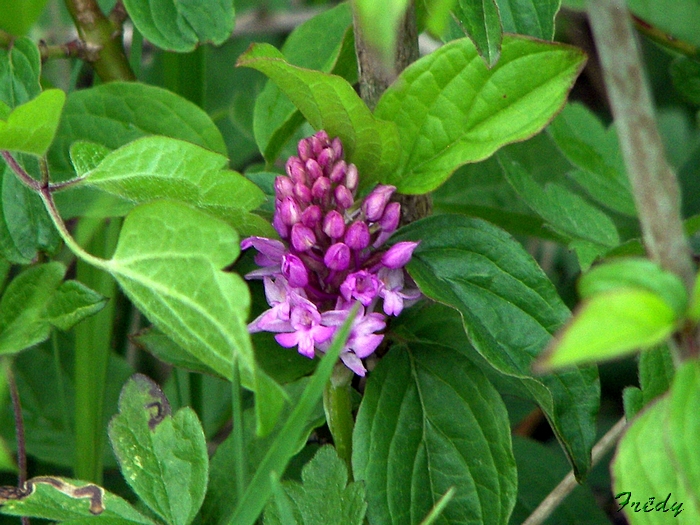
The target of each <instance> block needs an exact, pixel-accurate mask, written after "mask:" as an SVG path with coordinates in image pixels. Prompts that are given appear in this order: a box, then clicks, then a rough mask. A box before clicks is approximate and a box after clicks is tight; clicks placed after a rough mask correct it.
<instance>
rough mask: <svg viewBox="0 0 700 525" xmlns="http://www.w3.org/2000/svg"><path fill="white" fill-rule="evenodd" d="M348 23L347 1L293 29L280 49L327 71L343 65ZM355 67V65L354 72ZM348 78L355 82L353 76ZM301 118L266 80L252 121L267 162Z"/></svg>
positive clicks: (294, 59)
mask: <svg viewBox="0 0 700 525" xmlns="http://www.w3.org/2000/svg"><path fill="white" fill-rule="evenodd" d="M351 25H352V10H351V7H350V4H349V3H347V2H346V3H342V4H340V5H338V6H336V7H334V8H333V9H329V10H328V11H324V12H323V13H321V14H319V15H317V16H315V17H313V18H312V19H311V20H308V21H307V22H305V23H303V24H301V25H300V26H299V27H297V28H296V29H295V30H294V31H292V33H291V34H290V35H289V37H287V40H286V41H285V43H284V46H282V53H283V54H284V56H285V58H286V59H287V60H288V61H289V63H290V64H293V65H295V66H299V67H305V68H308V69H315V70H318V71H323V72H324V73H330V72H332V71H334V70H336V69H338V66H339V65H340V66H342V64H339V61H340V60H341V59H343V58H344V56H343V54H342V52H343V50H344V48H345V47H348V46H347V43H348V41H351V40H352V41H354V40H353V39H352V38H351V35H352V28H351ZM349 43H350V44H352V42H349ZM352 51H353V55H352V56H353V57H354V50H352ZM356 70H357V66H356V65H355V76H356V75H357V73H356ZM335 72H336V74H338V71H335ZM347 80H348V81H349V82H351V83H354V82H353V81H352V79H347ZM302 122H303V117H302V115H301V113H299V111H298V110H297V109H296V107H294V104H293V103H292V102H291V101H290V100H289V98H288V97H287V96H286V95H284V94H283V93H282V92H281V91H280V88H279V87H277V85H276V84H275V83H274V82H272V81H268V82H267V84H266V85H265V88H264V89H263V90H262V92H261V93H260V95H259V96H258V97H257V98H256V100H255V114H254V121H253V125H254V130H255V141H256V142H257V144H258V147H259V148H260V151H261V152H262V154H263V157H265V160H267V162H270V163H271V162H274V160H275V159H276V158H277V156H278V154H279V152H280V150H281V149H282V146H284V144H285V143H286V142H287V140H289V138H290V137H291V135H292V133H293V132H294V130H296V129H297V128H298V127H299V125H300V124H301V123H302Z"/></svg>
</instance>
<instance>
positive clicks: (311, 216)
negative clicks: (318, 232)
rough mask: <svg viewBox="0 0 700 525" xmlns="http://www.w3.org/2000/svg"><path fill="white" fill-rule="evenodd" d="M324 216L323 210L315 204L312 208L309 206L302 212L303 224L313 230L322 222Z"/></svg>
mask: <svg viewBox="0 0 700 525" xmlns="http://www.w3.org/2000/svg"><path fill="white" fill-rule="evenodd" d="M322 216H323V212H322V211H321V208H319V207H318V206H316V205H315V204H312V205H311V206H309V207H308V208H306V209H305V210H304V211H303V212H302V214H301V223H302V224H303V225H304V226H307V227H309V228H312V229H313V228H315V227H316V226H317V225H318V223H319V222H320V221H321V217H322Z"/></svg>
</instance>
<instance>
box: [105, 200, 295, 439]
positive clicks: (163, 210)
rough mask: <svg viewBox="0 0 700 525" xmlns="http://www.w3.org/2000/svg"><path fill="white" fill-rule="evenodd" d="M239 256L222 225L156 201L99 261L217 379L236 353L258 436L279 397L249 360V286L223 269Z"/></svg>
mask: <svg viewBox="0 0 700 525" xmlns="http://www.w3.org/2000/svg"><path fill="white" fill-rule="evenodd" d="M239 253H240V248H239V238H238V235H237V234H236V232H235V230H233V229H232V228H231V227H230V226H228V225H227V224H226V223H224V222H222V221H220V220H218V219H215V218H213V217H211V216H209V215H206V214H204V213H202V212H200V211H197V210H194V209H192V208H189V207H187V206H185V205H183V204H178V203H175V202H168V201H156V202H153V203H150V204H144V205H141V206H139V207H137V208H135V209H134V210H133V211H132V212H131V213H130V214H129V215H128V216H127V217H126V219H125V221H124V226H123V228H122V232H121V234H120V236H119V243H118V244H117V249H116V251H115V253H114V256H113V257H112V259H110V260H108V261H103V262H100V263H98V264H99V265H100V266H101V267H103V269H105V270H107V271H108V272H110V273H111V274H112V275H113V276H114V278H115V279H116V280H117V282H118V283H119V284H120V285H121V287H122V289H123V290H124V291H125V292H126V294H127V295H128V296H129V298H130V299H131V300H132V301H133V302H134V304H135V305H136V306H137V307H138V308H139V309H140V310H141V311H143V312H144V314H146V316H147V317H148V318H149V319H150V320H151V321H152V322H153V324H155V325H156V326H157V327H158V328H159V329H160V330H162V331H163V332H164V333H165V334H167V335H168V336H169V337H170V338H172V339H173V340H174V341H175V342H177V343H178V344H179V345H180V346H182V347H183V348H185V349H186V350H187V351H188V352H189V353H191V354H192V355H193V356H194V357H196V358H197V359H199V360H200V361H202V362H203V363H204V364H206V365H207V366H209V367H211V368H213V369H214V370H215V371H216V372H217V373H218V374H220V375H221V376H223V377H226V378H229V379H230V378H231V377H232V376H233V359H234V355H235V356H236V357H237V360H238V363H239V366H240V368H241V377H242V381H243V384H244V386H246V388H249V389H250V390H253V391H255V392H256V394H257V395H258V396H260V397H259V398H258V403H256V407H257V408H258V409H259V410H260V413H259V416H260V419H259V420H258V423H259V425H260V426H259V431H260V432H267V431H269V430H270V429H271V428H272V426H274V421H275V418H276V417H277V415H278V414H279V411H280V410H281V409H282V405H283V404H284V394H283V393H282V392H281V390H280V387H279V385H277V384H276V383H275V382H274V381H272V380H271V379H270V378H269V377H268V376H267V375H266V374H264V373H263V372H262V371H261V370H260V369H259V368H258V367H257V365H256V363H255V358H254V355H253V349H252V347H251V343H250V335H249V334H248V330H247V328H246V319H247V317H248V310H249V307H250V294H249V292H248V287H247V286H246V284H245V282H244V281H243V279H241V277H240V276H238V275H236V274H233V273H227V272H223V271H221V268H223V267H225V266H227V265H229V264H231V262H233V260H234V259H236V258H237V257H238V254H239ZM263 400H264V401H263Z"/></svg>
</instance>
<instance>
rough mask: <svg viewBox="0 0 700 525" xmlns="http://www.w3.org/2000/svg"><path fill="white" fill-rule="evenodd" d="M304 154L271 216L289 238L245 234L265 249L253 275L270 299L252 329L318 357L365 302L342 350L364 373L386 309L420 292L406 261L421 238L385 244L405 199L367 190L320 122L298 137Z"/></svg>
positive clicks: (248, 243) (390, 311)
mask: <svg viewBox="0 0 700 525" xmlns="http://www.w3.org/2000/svg"><path fill="white" fill-rule="evenodd" d="M297 153H298V156H293V157H290V158H289V159H288V160H287V163H286V165H285V172H286V175H282V176H279V177H277V178H276V179H275V183H274V188H275V214H274V216H273V219H272V225H273V227H274V228H275V230H276V231H277V233H278V234H279V236H280V238H281V239H282V240H281V241H279V240H274V239H267V238H264V237H249V238H247V239H244V240H243V241H242V242H241V248H242V249H249V248H253V249H255V250H257V252H258V253H257V254H256V257H255V262H256V264H258V266H260V268H259V269H257V270H254V271H252V272H250V273H249V274H248V275H246V279H263V281H264V284H265V297H266V299H267V303H268V304H269V305H270V308H269V309H268V310H266V311H264V312H263V313H262V314H260V315H259V316H258V317H257V318H256V319H255V320H254V321H253V322H251V323H250V324H249V325H248V330H249V331H250V332H260V331H265V332H273V333H275V334H277V335H276V336H275V339H276V340H277V342H278V343H279V344H280V345H281V346H283V347H285V348H296V349H297V351H298V352H299V353H300V354H302V355H304V356H306V357H309V358H313V357H314V356H315V355H317V354H319V353H321V354H322V353H324V352H325V351H326V350H327V349H328V348H329V346H330V343H331V341H332V340H333V337H334V335H335V333H336V331H337V330H338V329H339V327H340V326H341V325H342V324H343V322H344V321H345V319H347V316H348V315H349V313H350V310H351V309H352V307H353V305H354V304H355V303H357V302H359V303H360V305H361V306H360V308H359V311H358V315H357V316H356V317H355V320H354V321H353V325H352V328H351V331H350V336H349V337H348V340H347V342H346V344H345V347H344V348H343V350H342V351H341V354H340V359H341V361H342V362H343V363H344V364H345V366H347V367H348V368H349V369H350V370H352V371H353V372H354V373H356V374H357V375H360V376H364V375H365V373H366V369H365V367H364V364H363V362H362V360H363V359H365V358H366V357H368V356H370V355H371V354H372V353H374V351H375V350H376V349H377V347H378V346H379V345H380V343H381V342H382V340H383V339H384V334H383V331H384V329H385V328H386V320H387V316H395V315H399V314H400V313H401V311H402V310H403V309H404V308H405V307H406V306H408V305H409V304H411V303H412V302H415V301H416V300H418V299H419V298H420V296H421V294H420V291H419V290H418V289H417V288H415V286H414V285H411V283H412V281H411V280H410V278H409V277H408V276H407V274H406V273H405V269H404V268H405V266H406V264H408V262H409V261H410V260H411V257H412V255H413V251H414V250H415V249H416V247H417V246H418V243H416V242H399V243H396V244H395V245H394V246H392V247H391V248H388V249H387V248H386V247H384V243H385V242H386V241H387V239H389V237H390V236H391V235H392V234H393V233H394V231H395V230H396V228H397V227H398V223H399V218H400V216H401V205H400V204H399V203H397V202H390V199H391V197H392V195H393V193H394V191H395V190H396V188H395V187H394V186H388V185H379V186H377V187H375V188H374V189H373V190H372V191H371V192H370V193H369V194H368V195H367V196H366V197H365V198H364V199H358V198H357V194H356V193H357V188H358V186H359V180H360V173H358V170H357V167H356V166H355V165H354V164H351V163H348V162H347V161H346V160H345V159H344V148H343V145H342V143H341V141H340V139H339V138H337V137H335V138H332V139H331V138H329V137H328V134H327V133H326V132H325V131H319V132H318V133H316V134H315V135H313V136H311V137H307V138H305V139H302V140H301V141H299V144H298V146H297ZM406 283H409V286H408V287H407V286H406Z"/></svg>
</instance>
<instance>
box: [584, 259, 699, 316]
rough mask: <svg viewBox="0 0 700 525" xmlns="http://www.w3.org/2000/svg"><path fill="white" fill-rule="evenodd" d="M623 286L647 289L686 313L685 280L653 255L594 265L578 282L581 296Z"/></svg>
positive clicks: (679, 311) (678, 310)
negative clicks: (660, 264)
mask: <svg viewBox="0 0 700 525" xmlns="http://www.w3.org/2000/svg"><path fill="white" fill-rule="evenodd" d="M621 288H634V289H640V290H647V291H649V292H653V293H655V294H657V295H658V296H659V297H661V298H663V299H664V301H666V303H667V304H668V305H669V306H671V307H672V308H673V310H674V312H675V313H676V316H678V317H679V318H680V317H682V316H683V315H684V314H685V311H686V308H687V305H688V294H687V293H686V291H685V286H683V282H682V281H681V280H680V279H679V278H678V277H677V276H676V275H675V274H672V273H670V272H667V271H664V270H662V269H661V267H660V266H659V265H658V264H657V263H655V262H653V261H650V260H649V259H642V258H637V257H626V258H623V259H615V260H612V261H610V262H606V263H605V264H601V265H599V266H596V267H595V268H593V269H591V270H590V271H589V272H587V273H586V274H584V275H583V277H581V279H580V280H579V282H578V292H579V295H580V296H581V299H590V298H593V297H595V296H596V295H598V294H602V293H606V292H612V291H615V290H618V289H621Z"/></svg>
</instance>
